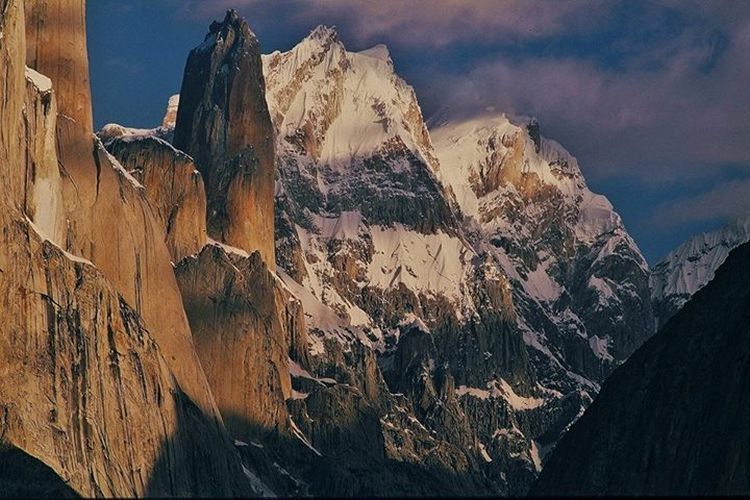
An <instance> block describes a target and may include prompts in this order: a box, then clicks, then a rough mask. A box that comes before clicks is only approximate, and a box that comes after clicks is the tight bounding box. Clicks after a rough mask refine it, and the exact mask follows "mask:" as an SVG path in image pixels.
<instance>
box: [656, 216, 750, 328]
mask: <svg viewBox="0 0 750 500" xmlns="http://www.w3.org/2000/svg"><path fill="white" fill-rule="evenodd" d="M747 241H750V215H746V216H743V217H739V218H737V219H735V220H734V221H732V222H731V223H730V224H728V225H727V226H725V227H723V228H721V229H718V230H716V231H711V232H707V233H703V234H699V235H696V236H693V237H692V238H690V239H689V240H688V241H686V242H685V243H683V244H682V245H680V246H678V247H677V248H675V249H674V250H672V251H671V252H670V253H669V254H668V255H667V256H666V257H664V258H663V259H662V260H661V261H660V262H659V263H658V264H657V265H655V266H654V268H653V270H652V273H651V294H652V299H653V302H654V309H655V310H656V313H657V316H658V321H659V325H663V324H664V323H665V322H666V321H667V320H668V319H669V318H670V317H671V316H672V315H674V313H676V312H677V311H678V310H679V309H681V308H682V306H683V305H684V304H685V303H686V302H687V301H688V300H689V299H690V297H692V296H693V294H695V292H697V291H698V290H700V289H701V288H703V287H704V286H705V285H706V284H707V283H708V282H709V281H711V280H712V279H713V277H714V272H715V271H716V269H718V268H719V266H721V264H723V263H724V260H726V258H727V256H728V255H729V252H731V251H732V250H733V249H735V248H736V247H738V246H739V245H741V244H743V243H745V242H747Z"/></svg>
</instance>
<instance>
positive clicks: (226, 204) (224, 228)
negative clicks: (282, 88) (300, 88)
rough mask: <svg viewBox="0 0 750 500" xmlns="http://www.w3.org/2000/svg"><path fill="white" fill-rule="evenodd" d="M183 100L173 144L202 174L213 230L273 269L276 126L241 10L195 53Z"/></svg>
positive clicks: (231, 14) (217, 25)
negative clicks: (272, 123) (257, 251)
mask: <svg viewBox="0 0 750 500" xmlns="http://www.w3.org/2000/svg"><path fill="white" fill-rule="evenodd" d="M179 99H180V104H179V108H178V111H177V123H176V126H175V131H174V141H173V143H174V145H175V147H177V148H178V149H180V150H182V151H185V152H186V153H188V154H189V155H191V156H192V157H193V158H194V159H195V163H196V165H197V167H198V170H200V172H201V174H202V175H203V178H204V181H205V183H206V191H207V198H208V233H209V235H210V236H211V237H212V238H214V239H215V240H218V241H221V242H224V243H227V244H229V245H232V246H235V247H238V248H241V249H243V250H245V251H248V252H253V251H255V250H259V251H260V252H261V255H262V256H263V260H264V261H265V262H266V264H267V265H268V266H269V268H271V269H272V270H273V269H274V268H275V266H276V261H275V253H274V240H273V235H274V215H273V214H274V208H273V207H274V136H273V134H274V131H273V126H272V125H271V119H270V116H269V114H268V107H267V105H266V99H265V84H264V80H263V70H262V63H261V59H260V46H259V43H258V40H257V39H256V38H255V35H254V34H253V33H252V32H251V31H250V28H249V27H248V25H247V23H246V22H245V21H244V20H243V19H241V18H240V17H239V16H238V15H237V13H236V12H234V11H230V12H228V13H227V16H226V18H225V19H224V21H223V22H221V23H219V22H215V23H213V24H212V25H211V28H210V32H209V33H208V35H206V39H205V41H204V42H203V44H201V45H200V46H198V47H197V48H195V49H194V50H193V51H191V53H190V56H189V57H188V61H187V64H186V66H185V76H184V79H183V83H182V89H181V92H180V97H179Z"/></svg>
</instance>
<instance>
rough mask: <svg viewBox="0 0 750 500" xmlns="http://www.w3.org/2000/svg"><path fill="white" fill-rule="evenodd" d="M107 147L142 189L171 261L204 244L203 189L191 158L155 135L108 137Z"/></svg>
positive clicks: (194, 250)
mask: <svg viewBox="0 0 750 500" xmlns="http://www.w3.org/2000/svg"><path fill="white" fill-rule="evenodd" d="M106 147H107V150H108V151H109V152H110V153H111V154H112V155H113V156H114V157H115V158H117V160H118V161H119V162H120V163H121V164H122V166H123V167H124V168H125V170H127V171H128V173H130V175H132V176H133V177H134V178H135V179H136V180H137V181H138V182H140V183H141V184H142V185H143V186H144V187H145V188H146V197H147V198H148V201H149V203H150V205H151V208H153V210H154V215H156V217H157V219H158V220H159V222H160V225H161V227H162V228H163V230H164V232H165V234H166V235H167V247H169V252H170V254H171V255H172V261H173V262H179V261H180V260H181V259H182V258H183V257H186V256H188V255H192V254H194V253H196V252H197V251H199V250H200V249H201V248H203V245H205V244H206V241H207V236H206V191H205V189H204V187H203V178H202V176H201V174H200V172H198V171H197V170H196V169H195V165H194V164H193V160H192V159H191V158H190V157H189V156H187V155H186V154H185V153H183V152H181V151H178V150H176V149H174V148H173V147H172V146H171V145H170V144H169V143H167V142H165V141H163V140H161V139H159V138H157V137H149V136H146V137H143V136H141V137H133V136H123V137H120V138H116V139H110V140H108V141H107V143H106Z"/></svg>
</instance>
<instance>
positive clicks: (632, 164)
mask: <svg viewBox="0 0 750 500" xmlns="http://www.w3.org/2000/svg"><path fill="white" fill-rule="evenodd" d="M618 42H619V44H620V47H622V50H624V51H627V50H631V49H632V53H631V54H630V55H629V56H628V57H626V58H624V60H623V63H622V64H620V65H616V66H615V67H611V68H608V67H603V66H602V64H600V62H599V61H597V60H595V59H594V58H591V57H588V56H587V54H579V55H577V56H576V55H565V56H546V55H530V56H528V57H523V58H518V57H514V56H504V57H499V58H494V59H490V60H486V61H479V62H478V63H477V64H476V65H474V67H473V68H472V69H471V70H470V71H468V72H465V73H458V74H452V75H447V76H444V77H442V78H440V79H434V82H435V83H433V84H429V85H428V84H427V83H426V81H420V82H418V86H422V87H425V88H427V92H426V93H425V97H426V101H427V107H428V108H430V107H435V106H441V105H448V106H450V107H451V108H452V109H457V110H461V112H462V113H464V114H466V113H469V114H471V113H473V112H480V110H482V109H484V108H485V107H487V106H494V107H495V108H497V109H501V110H506V111H507V112H510V113H514V114H525V115H535V116H537V117H538V118H539V119H540V122H541V124H542V133H543V134H544V133H545V132H546V135H548V136H550V137H554V138H556V139H558V140H559V141H560V142H561V143H562V144H564V145H565V146H566V147H568V148H569V149H571V151H572V152H573V153H574V154H576V155H577V156H579V159H580V160H581V164H582V166H583V167H584V169H585V170H586V173H587V174H592V175H596V176H602V177H607V176H612V175H622V174H624V173H625V174H628V175H633V176H637V177H641V178H643V179H644V180H648V179H653V180H654V181H669V180H674V179H675V178H679V177H682V176H695V177H700V176H706V175H713V174H714V172H709V171H706V169H708V168H709V167H708V166H709V165H727V164H731V165H745V166H747V168H748V169H749V170H750V119H749V118H748V106H750V84H748V82H750V57H748V53H750V15H745V16H744V18H743V17H742V16H739V17H737V18H735V19H729V18H727V19H725V20H723V21H720V20H717V19H715V18H714V19H711V18H709V19H708V20H707V21H705V22H703V23H699V24H698V25H695V26H693V25H690V26H689V27H686V28H684V29H682V30H681V31H679V32H677V33H676V34H675V36H673V37H671V38H670V39H667V40H662V41H660V43H659V44H658V45H654V44H650V45H648V44H647V45H643V46H642V47H640V48H633V46H636V45H638V44H639V41H638V40H633V39H632V38H624V39H622V40H619V41H618ZM435 70H436V68H434V69H433V71H435Z"/></svg>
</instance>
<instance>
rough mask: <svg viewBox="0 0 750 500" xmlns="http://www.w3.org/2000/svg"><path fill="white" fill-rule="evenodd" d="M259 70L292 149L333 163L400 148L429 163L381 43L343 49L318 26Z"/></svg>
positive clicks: (418, 119) (410, 105) (418, 122)
mask: <svg viewBox="0 0 750 500" xmlns="http://www.w3.org/2000/svg"><path fill="white" fill-rule="evenodd" d="M264 72H265V78H266V84H267V87H268V92H267V99H268V104H269V108H270V109H271V112H272V119H273V122H274V126H275V127H276V130H277V133H278V135H279V136H280V138H282V139H286V140H285V141H284V142H286V143H287V144H288V145H290V146H291V147H292V148H293V149H294V150H295V152H296V153H298V154H303V155H310V156H312V157H313V158H315V159H316V160H317V161H319V162H320V163H322V164H325V165H327V166H329V167H331V168H336V167H337V166H338V167H340V166H341V165H342V164H343V165H345V164H347V163H348V162H350V160H351V159H352V158H353V157H365V156H367V155H370V154H372V153H375V152H377V151H381V150H382V151H386V152H387V151H388V150H393V149H400V148H403V149H406V150H409V151H411V152H413V153H414V154H418V155H420V156H422V157H424V158H425V160H426V161H427V162H428V163H430V164H431V166H432V167H434V164H433V162H432V147H431V145H430V141H429V135H428V133H427V128H426V126H425V124H424V120H423V119H422V112H421V110H420V108H419V105H418V103H417V100H416V96H415V94H414V90H413V89H412V87H411V86H409V85H408V84H407V83H406V82H404V81H403V80H402V79H401V78H400V77H398V76H397V75H396V74H395V73H394V71H393V62H392V61H391V59H390V55H389V52H388V49H387V47H386V46H385V45H376V46H374V47H372V48H370V49H367V50H364V51H361V52H351V51H348V50H346V48H345V47H344V45H343V43H342V42H341V40H340V39H339V38H338V35H337V34H336V32H335V30H333V29H332V28H325V27H322V26H319V27H318V28H316V29H315V30H313V31H312V33H311V34H310V35H309V36H308V37H307V38H305V39H304V40H303V41H302V42H300V43H299V44H298V45H296V46H295V47H294V48H292V49H291V50H289V51H288V52H278V51H277V52H274V53H272V54H269V55H267V56H264Z"/></svg>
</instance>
